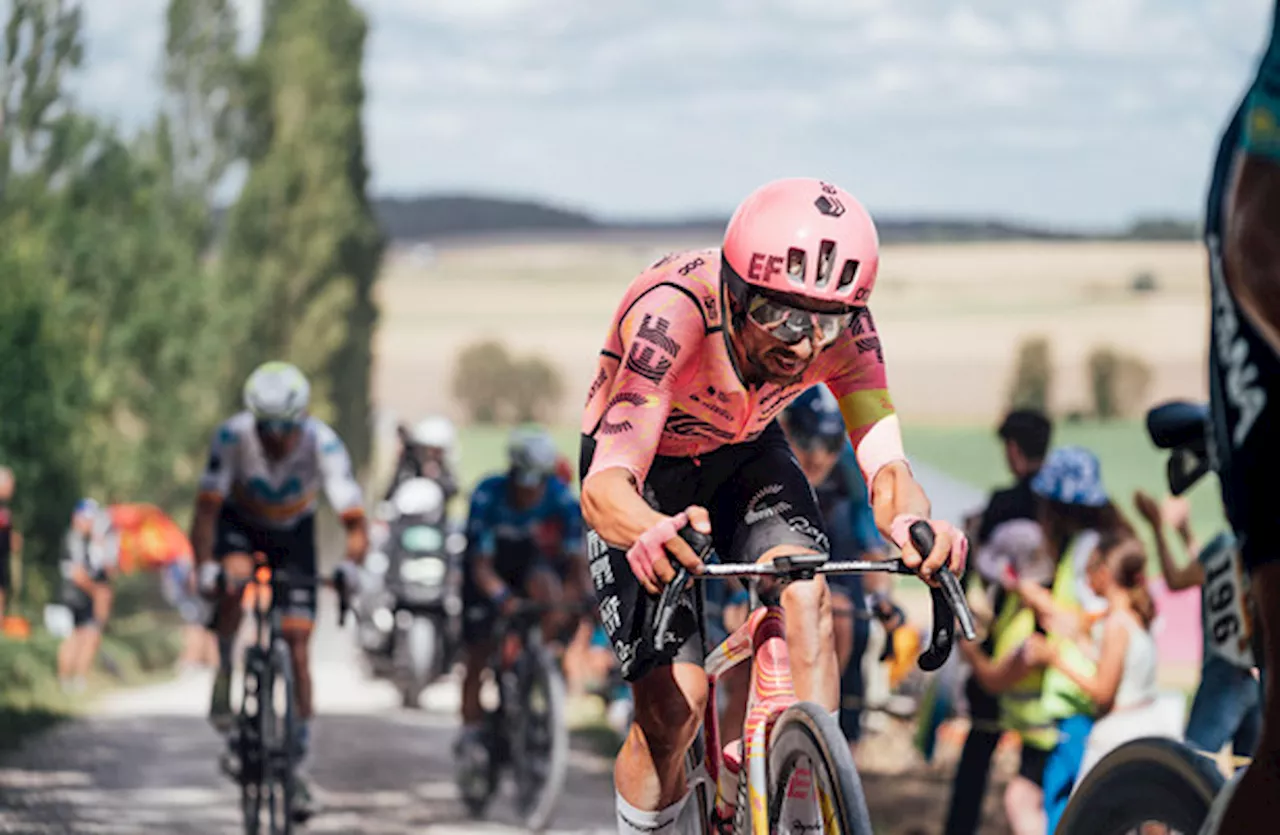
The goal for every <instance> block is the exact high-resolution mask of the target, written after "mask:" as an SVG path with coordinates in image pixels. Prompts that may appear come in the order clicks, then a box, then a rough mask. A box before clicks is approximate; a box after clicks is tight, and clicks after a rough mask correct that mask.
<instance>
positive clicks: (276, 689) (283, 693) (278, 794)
mask: <svg viewBox="0 0 1280 835" xmlns="http://www.w3.org/2000/svg"><path fill="white" fill-rule="evenodd" d="M293 694H294V688H293V661H292V659H291V657H290V655H289V647H288V645H287V644H285V642H284V641H283V640H276V641H275V642H274V643H273V644H272V647H271V689H270V691H269V698H267V699H266V700H265V703H266V704H269V705H270V709H269V711H267V712H265V713H264V720H265V721H264V728H266V730H267V732H266V733H264V734H263V740H264V741H265V743H266V750H267V752H268V762H269V763H270V765H271V767H270V768H268V769H267V770H266V772H265V774H266V776H267V778H268V779H269V780H270V781H271V782H270V784H269V787H268V797H269V798H270V803H271V835H292V833H293V824H294V814H293V770H294V767H295V765H296V761H297V756H296V752H295V751H294V738H295V729H294V723H295V722H296V721H297V718H296V716H295V715H294V704H293ZM266 722H269V723H270V724H269V725H267V724H266Z"/></svg>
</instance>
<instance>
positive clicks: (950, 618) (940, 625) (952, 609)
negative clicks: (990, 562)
mask: <svg viewBox="0 0 1280 835" xmlns="http://www.w3.org/2000/svg"><path fill="white" fill-rule="evenodd" d="M910 535H911V542H912V544H913V545H915V548H916V551H918V552H919V553H920V555H921V556H922V557H924V556H927V555H928V553H929V552H930V551H932V550H933V544H934V534H933V528H931V527H930V526H929V523H928V522H925V521H923V520H921V521H919V522H916V523H915V524H913V525H912V526H911V529H910ZM936 577H937V580H938V585H936V586H930V587H929V597H930V600H931V602H932V604H933V624H932V630H933V637H932V639H931V640H930V641H929V647H928V648H927V649H926V650H925V651H924V652H922V653H921V654H920V657H919V659H917V661H916V663H917V665H918V666H919V667H920V669H922V670H924V671H925V672H933V671H934V670H936V669H938V668H939V667H941V666H942V665H943V664H945V663H946V661H947V658H948V657H949V656H950V655H951V649H952V646H953V645H954V643H955V625H956V621H957V619H958V620H959V621H960V631H961V634H963V635H964V637H965V639H966V640H970V641H972V640H974V639H975V638H976V637H977V633H976V632H975V631H974V624H973V613H972V612H970V611H969V604H968V603H967V602H966V600H965V597H964V590H963V589H962V588H961V586H960V580H959V579H957V578H956V576H955V575H954V574H952V573H951V569H949V568H946V567H945V566H944V567H943V568H940V569H938V571H937V573H936Z"/></svg>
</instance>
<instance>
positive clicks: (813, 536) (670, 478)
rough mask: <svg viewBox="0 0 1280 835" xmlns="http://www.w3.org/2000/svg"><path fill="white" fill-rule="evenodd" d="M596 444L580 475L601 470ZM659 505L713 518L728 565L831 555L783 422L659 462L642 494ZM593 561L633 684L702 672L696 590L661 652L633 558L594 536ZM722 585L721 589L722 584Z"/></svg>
mask: <svg viewBox="0 0 1280 835" xmlns="http://www.w3.org/2000/svg"><path fill="white" fill-rule="evenodd" d="M594 449H595V442H594V441H593V439H591V438H590V437H587V436H584V437H583V439H582V456H581V460H580V461H579V468H580V471H581V472H582V473H583V474H585V473H586V471H587V470H588V468H589V467H590V466H591V456H592V454H593V451H594ZM642 492H643V495H644V497H645V500H646V501H647V502H648V503H649V505H650V506H651V507H653V508H655V509H656V510H658V511H659V512H661V513H666V514H670V515H674V514H676V513H679V512H680V511H682V510H684V509H685V508H686V507H689V506H690V505H698V506H701V507H705V508H707V510H708V511H709V512H710V514H711V530H712V539H713V542H714V547H715V550H716V553H717V554H718V555H719V557H720V559H721V560H722V561H724V562H756V561H757V560H759V559H760V558H761V557H762V556H764V555H765V553H766V552H768V551H769V550H770V549H772V548H775V547H777V546H779V545H797V546H801V547H805V548H812V549H814V550H815V551H819V552H823V553H825V552H826V551H827V550H828V547H829V546H828V543H827V535H826V532H825V529H824V527H823V524H822V514H821V513H819V511H818V503H817V499H816V497H815V496H814V493H813V488H812V487H810V486H809V481H808V479H806V478H805V475H804V473H803V472H802V471H801V469H800V465H799V464H798V463H796V459H795V456H794V455H793V454H792V452H791V446H790V445H789V444H788V443H787V439H786V436H785V435H784V434H783V432H782V429H781V427H779V426H778V424H777V421H774V422H773V423H771V424H769V426H768V427H767V428H766V429H765V431H764V432H763V433H761V435H760V436H759V437H758V438H756V439H755V440H752V441H747V442H745V443H741V444H731V445H727V446H723V447H721V448H719V449H717V450H715V451H713V452H710V453H707V454H706V455H703V456H700V457H699V458H696V459H695V458H669V457H665V456H657V457H655V458H654V461H653V466H652V467H651V468H650V469H649V476H648V478H647V479H646V481H645V484H644V490H643V491H642ZM587 556H588V558H589V559H590V561H591V578H592V582H593V584H594V586H595V591H596V601H597V609H598V612H599V615H600V622H601V624H603V626H604V629H605V632H606V634H608V636H609V642H610V644H611V645H612V646H613V650H614V653H615V654H616V655H617V656H618V661H619V666H620V669H621V672H622V676H623V678H625V679H626V680H627V681H635V680H637V679H639V678H641V677H643V676H645V675H646V674H648V673H649V672H651V671H652V670H654V669H655V668H658V667H663V666H667V665H670V664H674V663H687V664H697V665H698V666H702V662H703V658H704V657H705V653H706V649H707V647H705V646H704V643H705V638H704V625H703V622H702V621H703V618H702V613H701V612H700V611H698V608H699V607H698V603H697V597H696V596H695V595H694V594H693V593H692V591H689V590H686V591H685V593H684V594H683V595H681V597H680V604H679V608H678V609H677V610H676V613H675V615H674V616H673V617H672V619H671V632H672V633H673V634H672V636H671V637H672V638H673V639H672V640H670V641H668V642H667V647H666V649H664V650H663V652H662V653H661V654H658V653H657V652H655V651H654V650H653V648H652V646H651V644H650V641H649V637H648V635H647V634H646V632H647V628H648V625H649V621H650V620H651V618H652V617H653V611H654V609H655V608H656V605H657V602H658V598H657V597H656V596H653V595H650V594H649V593H648V592H646V591H645V590H644V587H643V586H641V585H640V582H639V581H638V580H637V579H636V578H635V575H633V574H632V573H631V566H630V565H629V564H628V563H627V554H626V551H625V550H623V549H621V548H615V547H613V546H611V545H609V544H608V543H606V542H604V541H603V540H602V539H601V538H600V537H599V536H598V535H596V533H595V532H594V531H592V530H588V531H587ZM712 582H715V581H712Z"/></svg>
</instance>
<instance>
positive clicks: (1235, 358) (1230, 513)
mask: <svg viewBox="0 0 1280 835" xmlns="http://www.w3.org/2000/svg"><path fill="white" fill-rule="evenodd" d="M1269 54H1270V53H1269ZM1277 60H1280V58H1277ZM1264 63H1265V62H1264ZM1264 69H1265V67H1264ZM1274 72H1275V75H1276V78H1275V80H1274V83H1275V84H1276V85H1277V86H1280V69H1278V70H1275V71H1274ZM1245 115H1246V109H1245V106H1244V105H1241V107H1240V109H1239V110H1238V111H1237V112H1236V115H1235V117H1234V118H1233V119H1232V121H1231V124H1230V126H1229V127H1228V128H1227V130H1226V132H1225V134H1224V135H1223V137H1222V142H1221V145H1220V146H1219V148H1218V157H1217V162H1216V164H1215V167H1214V171H1213V179H1212V182H1211V186H1210V189H1209V200H1208V205H1207V208H1206V214H1205V243H1206V245H1207V247H1208V250H1209V278H1210V287H1211V301H1212V305H1211V308H1212V312H1213V316H1212V320H1211V326H1210V345H1209V404H1210V408H1211V410H1212V423H1213V431H1212V432H1211V433H1210V459H1211V463H1212V464H1213V467H1214V469H1215V470H1216V471H1217V474H1218V480H1219V484H1220V485H1221V488H1222V503H1223V505H1224V507H1225V510H1226V513H1227V518H1228V519H1229V520H1230V522H1231V526H1232V528H1233V529H1234V530H1235V533H1236V538H1237V539H1238V540H1239V542H1240V554H1241V557H1242V558H1243V561H1244V563H1245V565H1246V566H1247V567H1248V568H1250V569H1254V568H1257V567H1259V566H1261V565H1266V564H1269V563H1275V562H1278V561H1280V512H1277V510H1276V504H1275V478H1276V476H1275V474H1276V472H1278V471H1280V432H1277V431H1276V427H1277V426H1280V357H1278V356H1277V355H1276V352H1275V350H1274V349H1273V348H1272V347H1271V345H1270V344H1269V343H1268V342H1267V341H1266V340H1265V339H1263V337H1262V336H1261V334H1259V333H1258V331H1257V329H1256V328H1254V326H1253V325H1252V323H1251V322H1250V320H1249V316H1248V315H1247V314H1246V313H1245V312H1244V310H1242V309H1241V307H1240V305H1239V303H1238V302H1237V301H1236V299H1235V297H1234V296H1233V295H1232V293H1231V289H1230V287H1229V286H1228V284H1227V277H1226V270H1227V264H1226V260H1225V258H1224V257H1223V251H1222V249H1223V242H1224V241H1225V240H1226V239H1227V232H1226V228H1225V227H1226V215H1227V212H1226V208H1227V206H1226V204H1227V200H1228V193H1229V186H1230V181H1231V177H1232V171H1233V170H1234V163H1235V159H1236V156H1237V151H1238V149H1239V147H1240V142H1241V135H1242V132H1243V129H1244V121H1245Z"/></svg>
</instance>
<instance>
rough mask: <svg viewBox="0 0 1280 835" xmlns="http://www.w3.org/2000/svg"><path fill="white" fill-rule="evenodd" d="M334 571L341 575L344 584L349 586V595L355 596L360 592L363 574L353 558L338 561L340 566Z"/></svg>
mask: <svg viewBox="0 0 1280 835" xmlns="http://www.w3.org/2000/svg"><path fill="white" fill-rule="evenodd" d="M334 573H335V574H338V575H340V576H341V579H342V584H343V585H344V586H346V587H347V596H348V597H355V596H356V595H358V594H359V593H360V586H361V582H360V579H361V576H362V574H361V571H360V566H358V565H356V564H355V563H353V562H352V561H351V560H343V561H342V562H340V563H338V568H337V570H335V571H334Z"/></svg>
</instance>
